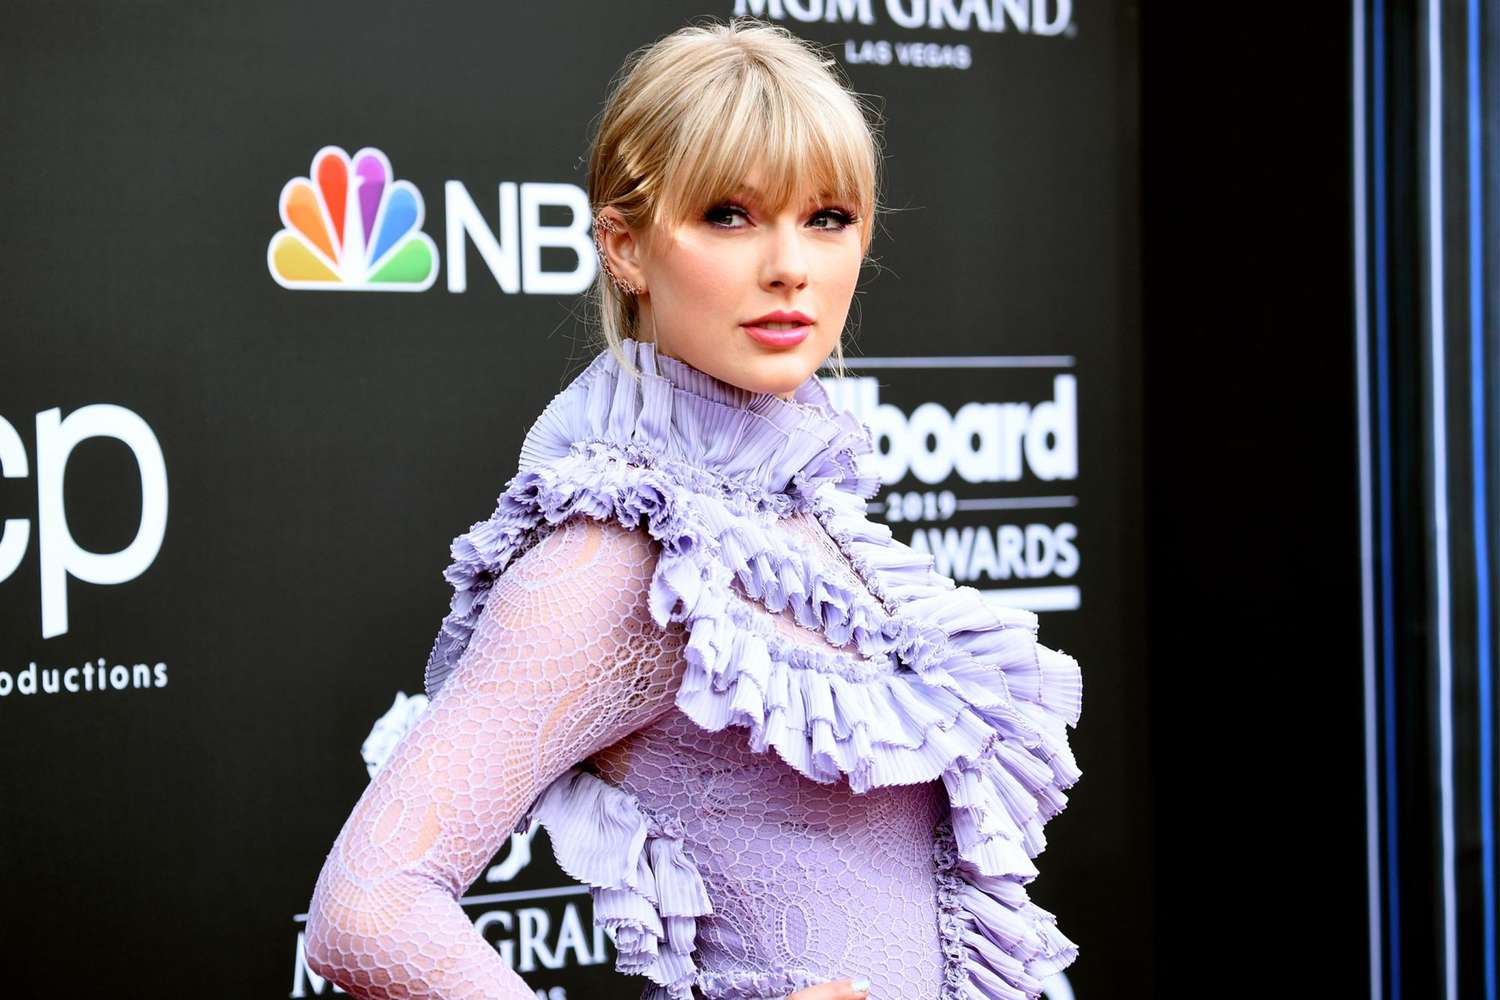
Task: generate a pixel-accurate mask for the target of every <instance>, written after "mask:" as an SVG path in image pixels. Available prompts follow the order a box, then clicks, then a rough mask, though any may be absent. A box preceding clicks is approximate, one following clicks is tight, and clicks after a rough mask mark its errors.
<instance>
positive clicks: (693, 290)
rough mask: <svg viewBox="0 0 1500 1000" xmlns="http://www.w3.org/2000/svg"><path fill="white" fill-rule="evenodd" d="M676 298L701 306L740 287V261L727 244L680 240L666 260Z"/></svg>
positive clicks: (690, 305) (689, 304)
mask: <svg viewBox="0 0 1500 1000" xmlns="http://www.w3.org/2000/svg"><path fill="white" fill-rule="evenodd" d="M666 263H667V272H668V280H669V282H670V284H671V288H672V291H673V293H674V298H676V299H678V300H679V301H680V302H681V303H682V304H683V305H685V306H688V307H694V306H697V307H702V306H706V305H708V304H710V303H712V302H715V301H718V300H720V299H724V298H727V297H729V296H730V295H731V294H732V293H734V292H735V291H736V289H737V288H738V281H737V279H736V275H737V274H738V273H739V270H740V268H739V265H738V262H737V260H736V259H735V255H734V254H733V253H731V252H728V251H727V249H726V248H723V247H715V248H710V247H708V246H701V245H698V244H694V243H691V242H683V243H679V244H678V245H677V247H676V248H674V250H673V252H672V255H671V257H670V258H669V259H668V260H667V262H666Z"/></svg>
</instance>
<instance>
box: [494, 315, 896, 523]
mask: <svg viewBox="0 0 1500 1000" xmlns="http://www.w3.org/2000/svg"><path fill="white" fill-rule="evenodd" d="M621 349H622V353H623V355H624V357H625V359H626V361H627V362H629V363H630V364H631V365H632V366H633V367H634V368H635V369H636V371H637V372H638V373H639V375H638V376H637V377H632V376H631V375H630V373H629V372H627V371H625V370H624V369H623V368H622V367H621V365H620V362H619V360H618V359H617V358H616V356H615V355H614V353H613V352H611V351H609V350H605V351H601V352H600V353H599V355H598V356H597V357H595V358H594V360H593V361H592V362H590V363H589V365H588V367H587V368H585V369H584V371H583V372H582V373H581V374H580V375H579V376H578V377H577V378H575V379H574V380H573V381H572V382H570V383H569V384H568V385H567V386H566V387H564V388H563V390H562V391H561V392H560V393H558V394H557V396H555V397H554V398H553V400H552V401H551V402H550V403H549V404H548V405H547V407H546V408H545V409H544V410H543V411H542V414H541V416H539V417H538V418H537V420H536V422H535V423H534V424H533V425H532V427H531V430H530V431H529V432H528V433H527V435H526V440H525V442H524V443H523V444H522V446H521V462H520V467H521V469H523V470H524V469H526V468H528V467H530V466H532V465H534V464H537V463H540V462H545V461H549V460H553V459H556V458H560V457H562V456H563V455H566V454H568V453H569V452H570V451H575V450H577V448H576V447H575V446H583V445H586V444H588V443H593V444H596V445H605V446H612V447H614V448H616V449H619V450H621V451H623V452H624V453H626V454H627V455H629V456H630V457H632V459H639V460H648V461H654V462H657V463H658V464H661V465H663V466H664V467H665V468H667V469H668V471H671V470H672V469H674V468H676V469H679V470H680V469H681V467H682V466H687V467H689V468H690V469H695V470H697V471H699V472H703V473H707V474H708V477H709V480H710V481H711V482H712V483H714V484H715V485H717V486H719V487H720V488H721V489H723V490H725V491H727V492H735V493H750V494H759V495H761V496H762V498H764V497H771V498H774V497H776V496H778V495H784V496H787V497H790V498H791V499H792V500H793V501H794V502H797V501H803V502H805V500H806V499H807V498H809V497H811V495H812V493H813V491H814V490H816V489H817V487H818V486H819V485H821V484H822V483H824V482H831V483H833V484H834V485H835V486H836V487H837V488H838V489H840V490H844V491H845V492H848V493H853V494H855V495H857V496H860V497H863V498H866V499H868V498H869V497H871V496H873V495H874V493H875V490H876V489H877V488H878V486H879V483H878V481H877V479H876V477H875V474H874V472H873V471H872V470H871V468H870V466H869V463H868V462H866V461H865V460H864V457H865V456H869V455H871V454H872V453H873V450H874V449H873V444H872V442H871V439H870V434H869V431H868V430H867V429H866V428H865V426H864V425H863V424H861V423H860V422H859V421H858V420H857V419H855V417H854V416H853V415H852V414H850V413H849V412H847V411H845V410H841V409H839V408H837V407H835V406H834V405H833V402H832V400H831V399H830V398H829V395H828V391H827V390H826V389H825V388H824V387H823V384H822V383H821V382H820V381H819V380H818V378H817V376H816V375H809V376H808V377H807V379H806V380H804V381H803V382H802V384H801V385H799V386H797V388H796V389H795V390H794V391H793V392H792V395H791V397H790V398H788V399H783V398H782V397H780V396H778V395H776V394H775V393H769V392H752V391H750V390H748V389H742V388H740V387H739V386H736V385H731V384H730V383H728V382H724V381H721V380H720V379H718V378H715V377H714V376H712V375H710V374H708V373H707V372H704V371H701V370H699V369H697V368H694V367H693V366H692V365H690V364H688V363H687V362H685V361H682V360H680V359H677V358H672V357H667V356H665V355H661V354H658V353H657V351H656V347H655V345H654V344H650V343H646V342H643V341H637V340H631V339H625V340H623V341H622V342H621ZM798 505H800V504H798Z"/></svg>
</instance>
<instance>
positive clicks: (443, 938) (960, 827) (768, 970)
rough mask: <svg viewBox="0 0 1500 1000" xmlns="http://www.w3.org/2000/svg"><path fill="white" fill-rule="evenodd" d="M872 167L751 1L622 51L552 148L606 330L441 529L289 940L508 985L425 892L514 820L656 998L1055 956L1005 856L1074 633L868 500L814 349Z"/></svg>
mask: <svg viewBox="0 0 1500 1000" xmlns="http://www.w3.org/2000/svg"><path fill="white" fill-rule="evenodd" d="M877 167H878V151H877V142H876V138H875V136H874V134H873V132H872V129H871V126H870V125H869V124H868V122H867V120H866V117H865V113H864V111H863V109H862V107H861V105H860V104H859V103H858V101H857V100H856V98H855V96H854V95H853V94H852V93H851V92H850V91H849V90H848V89H847V88H846V87H845V86H844V84H843V83H842V82H841V81H840V79H839V78H838V77H837V76H835V73H834V70H833V63H832V62H831V61H829V60H825V59H823V58H822V57H821V56H820V55H819V54H818V53H816V51H815V50H813V49H812V48H811V47H809V46H808V45H807V44H806V43H804V42H802V41H800V40H798V39H797V38H796V37H795V36H793V35H791V34H790V33H789V32H786V31H785V30H783V29H781V28H779V27H775V26H771V25H767V24H764V23H760V22H756V21H752V20H749V19H741V20H737V21H735V22H732V23H731V24H729V25H721V24H701V25H695V26H690V27H688V28H685V29H683V30H681V31H678V32H676V33H674V34H672V35H670V36H667V37H666V38H664V39H661V40H660V41H658V42H656V43H655V44H653V45H651V46H648V47H646V48H645V49H643V50H641V51H638V52H637V53H635V54H633V55H632V57H631V59H630V60H629V61H628V62H627V65H626V72H625V73H624V74H623V75H622V77H621V78H620V80H619V82H618V84H617V85H616V87H615V90H614V92H613V93H612V94H611V97H610V100H609V102H608V105H607V107H606V110H605V112H604V115H603V117H602V119H601V121H600V125H599V129H598V133H597V135H596V136H595V139H594V144H593V150H592V155H591V158H590V162H589V175H588V193H589V198H590V201H591V202H592V204H593V205H594V207H595V210H596V216H595V235H596V239H597V244H598V250H599V255H600V263H601V265H602V267H601V274H600V281H599V286H598V291H599V295H600V306H601V323H602V326H603V329H604V333H605V338H606V340H607V342H608V349H607V350H603V351H601V352H600V353H599V355H598V356H597V357H596V358H595V359H594V360H593V362H592V364H590V365H589V367H588V368H587V370H585V371H584V372H583V373H582V374H581V375H580V376H578V377H577V378H576V379H575V380H574V381H573V382H571V383H570V384H569V385H568V386H567V387H566V388H564V390H563V391H562V392H561V393H559V394H558V395H557V396H556V397H555V398H554V399H553V400H552V402H551V403H550V404H548V406H547V407H546V408H545V410H544V411H543V413H542V414H541V416H540V417H539V418H538V419H537V420H536V422H535V424H534V425H533V426H532V428H531V430H530V432H529V433H528V434H527V436H526V439H525V443H524V444H523V446H522V448H521V458H520V471H519V472H518V473H517V475H516V476H515V478H513V479H512V480H511V481H510V483H509V484H507V487H506V489H505V492H504V493H502V494H501V496H500V500H499V504H498V507H497V509H496V511H495V513H494V515H493V516H492V517H491V518H490V519H489V520H487V521H483V522H480V523H477V524H475V525H474V526H473V528H472V529H471V530H470V531H469V532H468V533H466V534H464V535H462V536H460V537H459V538H457V539H456V540H455V541H454V544H453V556H454V561H453V564H452V565H451V566H450V567H449V569H448V570H447V573H446V576H447V579H448V580H449V581H450V582H451V583H452V584H453V585H454V587H455V593H454V597H453V604H452V609H451V611H450V613H449V614H448V616H447V617H446V618H445V619H444V621H443V625H442V629H441V631H440V633H439V635H438V637H437V641H436V642H435V644H434V646H433V650H432V654H431V657H430V658H429V661H428V664H427V672H426V684H427V690H428V693H429V695H430V696H431V699H432V700H431V704H430V707H429V708H428V710H427V712H426V713H425V714H424V715H423V716H422V717H421V719H420V720H419V721H418V722H417V724H416V725H415V726H414V727H413V728H412V730H411V731H410V732H409V733H408V734H407V735H406V736H405V737H404V738H403V739H402V741H401V743H400V744H399V745H398V746H397V747H396V749H395V750H394V751H393V753H392V755H391V757H390V758H389V760H388V761H387V763H386V764H385V766H384V768H383V769H382V770H381V771H380V772H379V774H378V775H377V776H376V777H375V779H374V780H373V781H372V782H371V784H370V786H369V788H368V789H367V790H366V792H365V793H364V795H363V796H362V797H361V799H360V801H359V803H358V805H357V806H356V807H355V809H354V811H353V814H352V815H351V816H350V817H349V820H348V822H347V823H346V824H345V826H344V829H343V831H342V832H341V833H340V834H339V837H338V839H337V841H336V842H335V844H334V846H333V850H332V852H331V853H330V854H329V857H328V861H327V864H326V865H325V867H324V869H323V872H322V874H321V876H320V878H319V880H318V884H317V887H316V889H315V891H314V896H313V900H312V903H311V905H310V907H309V910H308V923H307V932H306V941H307V959H308V964H309V965H310V966H311V967H312V968H313V969H314V970H315V971H317V972H318V973H319V974H320V975H323V976H325V977H327V978H330V979H332V980H333V981H335V982H337V983H338V984H339V985H340V986H342V987H343V988H344V989H345V990H347V991H348V992H350V993H352V994H355V995H357V996H372V997H384V996H441V997H489V998H514V1000H522V998H526V1000H530V998H531V997H532V991H531V990H530V989H529V988H528V987H527V986H526V985H525V983H524V982H523V981H522V980H521V978H520V977H519V976H517V975H516V974H514V973H513V972H512V971H511V970H510V969H509V968H508V967H507V965H506V964H505V962H504V961H502V959H501V958H500V956H499V955H498V954H497V952H496V950H495V949H494V948H493V947H492V946H490V945H489V944H488V943H487V942H486V941H485V940H484V938H483V937H482V936H481V935H480V934H479V933H478V932H477V931H476V930H475V928H474V927H473V926H472V925H471V924H470V922H469V920H468V919H467V918H466V917H465V915H464V913H463V911H462V910H461V909H460V907H459V905H458V903H457V902H456V900H457V899H458V898H459V897H460V896H461V895H462V893H463V892H464V890H465V889H466V888H467V887H468V886H469V885H470V884H471V883H472V882H473V881H474V880H475V878H476V877H477V876H478V874H479V872H480V871H482V870H483V869H484V867H485V866H486V865H487V864H488V863H489V861H490V859H491V858H492V856H493V855H494V853H495V852H496V850H497V849H498V848H499V846H500V845H501V844H502V843H503V841H504V839H505V838H506V837H507V836H508V835H509V834H510V833H511V832H512V831H513V830H524V829H526V828H527V827H528V826H529V824H530V823H531V822H532V821H533V820H535V821H536V822H537V823H539V824H541V825H542V826H544V827H546V828H547V830H548V833H549V835H550V839H551V841H552V844H553V847H554V850H555V851H556V853H557V856H558V860H559V863H560V864H561V865H562V867H563V868H564V870H566V871H567V872H569V873H570V874H571V875H572V876H573V877H575V878H576V879H578V880H579V881H582V882H585V883H588V884H589V885H590V887H591V892H592V893H593V896H594V917H595V920H596V921H597V922H598V923H600V924H601V925H602V926H603V927H604V928H605V929H606V930H607V931H608V933H609V934H610V936H611V938H612V940H613V941H614V942H615V946H616V950H617V952H618V960H617V968H618V969H619V970H620V971H622V972H627V973H633V974H641V975H644V976H646V977H648V978H649V980H650V981H651V985H648V987H647V992H646V996H648V997H651V998H655V1000H685V998H690V997H694V996H702V997H710V998H781V997H787V996H790V997H792V998H795V1000H843V998H849V997H864V996H874V997H881V998H885V1000H936V998H948V1000H954V998H970V997H1014V998H1020V997H1036V996H1038V995H1039V994H1040V991H1041V982H1040V980H1041V979H1042V978H1043V977H1045V976H1046V975H1048V974H1050V973H1051V972H1053V971H1056V970H1058V969H1060V968H1063V967H1064V966H1066V965H1067V964H1068V963H1069V962H1071V961H1072V959H1073V957H1074V956H1075V954H1076V948H1075V946H1074V945H1073V943H1072V942H1071V941H1069V940H1068V939H1067V938H1066V937H1065V936H1064V935H1063V934H1062V933H1061V932H1059V931H1058V930H1057V928H1056V927H1055V925H1054V922H1053V918H1052V916H1051V915H1050V914H1048V913H1046V912H1045V911H1043V910H1041V909H1040V908H1038V907H1036V906H1035V905H1034V904H1033V903H1031V902H1030V901H1029V899H1028V898H1027V894H1026V891H1025V889H1024V887H1023V886H1024V884H1025V883H1026V882H1029V881H1030V880H1031V879H1032V878H1033V877H1034V876H1035V875H1036V868H1035V867H1034V866H1033V865H1032V863H1031V860H1030V859H1031V858H1033V857H1035V856H1036V855H1037V854H1038V853H1039V852H1040V851H1041V850H1042V847H1043V844H1044V840H1043V837H1042V825H1043V824H1044V823H1045V822H1046V820H1048V819H1049V818H1051V817H1052V816H1053V815H1055V814H1056V813H1057V812H1058V811H1059V810H1061V809H1062V807H1063V805H1064V803H1065V801H1066V798H1065V796H1064V795H1063V790H1064V789H1066V788H1067V787H1069V786H1070V785H1071V784H1072V783H1073V782H1074V781H1075V780H1076V779H1077V777H1078V774H1079V772H1078V769H1077V767H1076V765H1075V764H1074V761H1073V759H1072V755H1071V754H1070V753H1069V751H1068V746H1067V736H1066V730H1065V726H1067V725H1071V724H1076V722H1077V719H1078V712H1079V705H1080V699H1081V681H1080V674H1079V670H1078V666H1077V664H1076V663H1075V662H1074V661H1073V660H1072V659H1071V658H1069V657H1067V656H1065V655H1063V654H1060V653H1057V652H1054V651H1052V650H1050V649H1047V648H1046V647H1045V646H1041V645H1039V644H1038V643H1037V642H1036V638H1035V629H1036V618H1035V616H1034V615H1032V614H1030V613H1029V612H1025V611H1013V610H1005V609H992V608H990V607H989V606H987V605H986V604H985V603H984V601H983V600H982V598H981V597H980V596H979V594H978V593H977V592H976V591H974V590H973V589H971V588H967V587H965V588H955V586H954V584H953V581H951V580H949V579H948V578H947V577H944V576H941V575H939V574H937V573H935V572H934V571H933V570H932V568H931V564H932V560H931V557H929V556H926V555H922V554H919V553H916V552H914V551H912V550H911V549H910V548H908V547H907V546H905V545H902V544H901V543H899V542H897V541H895V540H894V539H893V538H892V537H891V533H890V531H889V529H887V528H886V527H884V526H883V525H881V524H878V523H872V522H870V521H869V520H867V519H866V518H865V513H864V512H865V501H866V500H867V499H868V498H869V497H871V496H872V495H873V494H874V492H875V490H876V487H877V483H876V482H875V480H874V478H873V477H872V476H871V475H870V474H869V473H868V472H867V471H866V469H865V463H864V460H863V459H864V457H865V456H868V455H869V454H870V453H871V450H872V445H871V441H870V438H869V434H868V431H867V430H866V429H865V428H864V427H863V426H861V425H860V424H859V423H858V422H857V421H855V420H854V419H853V418H852V417H851V416H850V415H848V414H846V413H844V412H842V411H837V410H835V409H834V408H833V407H832V406H831V405H830V402H829V399H828V396H827V394H826V393H825V391H824V390H823V388H822V386H821V384H820V382H819V381H818V379H817V378H816V376H815V375H814V373H815V372H816V371H817V370H818V369H819V367H821V366H822V365H823V364H824V363H825V362H826V361H827V359H828V358H829V357H830V355H833V356H834V357H835V358H836V359H837V361H838V362H839V363H842V353H841V344H840V336H841V333H842V331H843V328H844V323H845V319H846V317H847V314H848V311H849V304H850V301H851V299H852V297H853V294H854V288H855V285H856V283H857V278H858V275H859V270H860V265H861V263H862V261H863V260H864V257H865V254H866V251H867V250H868V248H869V243H870V235H871V222H872V219H873V216H874V210H875V207H876V196H877Z"/></svg>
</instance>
